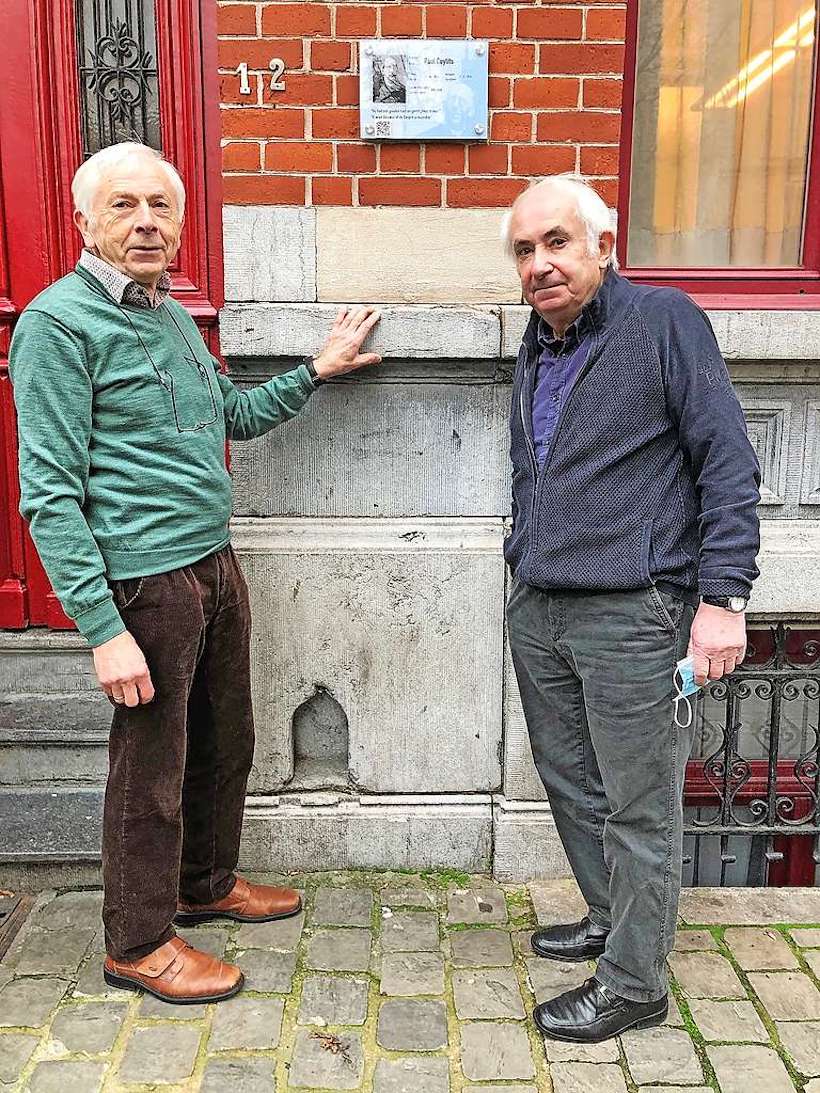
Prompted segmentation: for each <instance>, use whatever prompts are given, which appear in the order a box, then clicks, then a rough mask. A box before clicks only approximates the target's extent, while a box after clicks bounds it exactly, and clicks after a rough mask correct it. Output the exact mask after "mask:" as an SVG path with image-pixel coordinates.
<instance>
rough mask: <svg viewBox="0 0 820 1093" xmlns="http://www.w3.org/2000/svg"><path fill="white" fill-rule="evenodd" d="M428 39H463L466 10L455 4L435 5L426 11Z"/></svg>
mask: <svg viewBox="0 0 820 1093" xmlns="http://www.w3.org/2000/svg"><path fill="white" fill-rule="evenodd" d="M425 18H426V20H427V37H428V38H465V37H466V36H467V8H466V7H465V6H463V5H457V4H435V5H431V6H430V7H428V8H427V9H426V14H425Z"/></svg>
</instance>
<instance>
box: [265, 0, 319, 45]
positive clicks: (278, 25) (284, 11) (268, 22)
mask: <svg viewBox="0 0 820 1093" xmlns="http://www.w3.org/2000/svg"><path fill="white" fill-rule="evenodd" d="M262 33H263V34H273V35H283V36H285V37H290V36H291V35H302V36H303V37H308V38H309V37H312V36H313V35H319V34H325V35H329V34H330V7H329V6H328V5H325V4H266V5H265V7H264V8H263V9H262Z"/></svg>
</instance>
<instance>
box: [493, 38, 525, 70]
mask: <svg viewBox="0 0 820 1093" xmlns="http://www.w3.org/2000/svg"><path fill="white" fill-rule="evenodd" d="M489 67H490V72H491V73H493V74H497V73H506V72H512V73H523V74H525V75H531V74H532V73H533V72H535V46H533V45H527V44H522V43H521V42H493V43H492V45H491V46H490V66H489Z"/></svg>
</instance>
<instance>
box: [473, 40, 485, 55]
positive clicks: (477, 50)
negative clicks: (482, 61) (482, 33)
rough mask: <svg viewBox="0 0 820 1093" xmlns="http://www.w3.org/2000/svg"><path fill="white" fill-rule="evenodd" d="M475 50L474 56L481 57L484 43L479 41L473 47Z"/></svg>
mask: <svg viewBox="0 0 820 1093" xmlns="http://www.w3.org/2000/svg"><path fill="white" fill-rule="evenodd" d="M475 51H476V56H478V57H483V56H484V43H483V42H479V44H478V45H477V46H476V47H475Z"/></svg>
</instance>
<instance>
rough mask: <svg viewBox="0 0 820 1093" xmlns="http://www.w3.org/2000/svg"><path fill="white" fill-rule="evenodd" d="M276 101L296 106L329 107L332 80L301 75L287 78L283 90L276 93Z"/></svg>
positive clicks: (331, 99) (328, 77)
mask: <svg viewBox="0 0 820 1093" xmlns="http://www.w3.org/2000/svg"><path fill="white" fill-rule="evenodd" d="M276 101H277V103H287V104H288V105H296V106H300V105H305V106H308V105H311V106H312V105H314V104H319V105H325V104H328V105H329V104H330V103H331V102H332V101H333V79H332V78H331V77H330V76H313V75H301V74H296V75H292V76H289V77H288V78H287V80H286V81H285V90H284V91H278V92H276Z"/></svg>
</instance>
